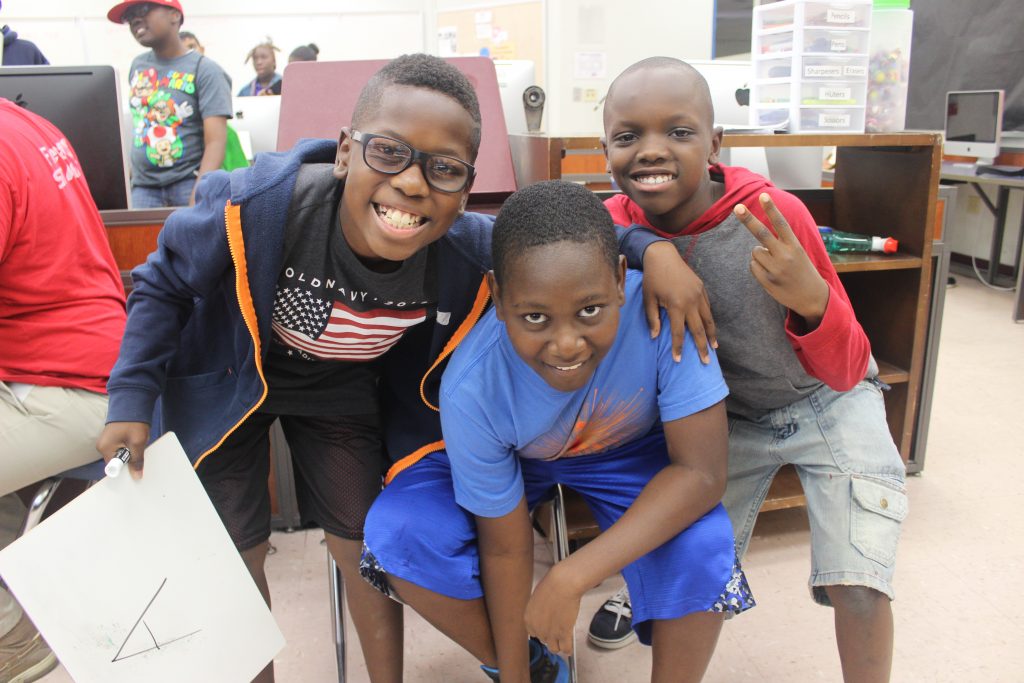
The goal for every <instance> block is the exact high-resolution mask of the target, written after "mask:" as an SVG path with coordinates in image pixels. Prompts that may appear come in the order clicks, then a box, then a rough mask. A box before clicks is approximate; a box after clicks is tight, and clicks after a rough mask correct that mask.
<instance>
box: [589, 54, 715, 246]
mask: <svg viewBox="0 0 1024 683" xmlns="http://www.w3.org/2000/svg"><path fill="white" fill-rule="evenodd" d="M604 130H605V156H606V158H607V160H608V168H609V170H610V171H611V174H612V176H613V177H614V178H615V182H616V183H618V185H619V187H620V188H622V191H623V192H624V193H625V194H626V196H628V197H629V198H630V199H632V200H633V201H634V202H636V203H637V204H638V205H639V206H640V208H641V209H643V211H644V214H645V215H646V216H647V219H648V220H649V221H650V222H651V224H652V225H654V226H655V227H656V228H658V229H660V230H663V231H665V232H670V233H676V232H679V231H680V230H682V229H683V228H685V227H686V226H687V225H689V224H690V223H691V222H693V221H694V220H695V219H697V218H698V217H699V216H700V215H701V214H702V213H704V211H706V210H707V209H708V208H709V207H710V206H711V204H713V203H714V197H713V190H712V181H711V177H710V175H709V174H708V165H709V164H713V163H716V162H717V161H718V152H719V150H720V149H721V146H722V130H721V129H720V128H719V129H716V128H715V127H714V124H713V112H712V109H711V104H710V100H709V96H708V94H707V88H706V86H704V84H703V83H701V81H700V76H699V74H697V73H696V72H693V71H691V70H689V69H687V68H686V67H681V68H675V67H666V66H658V67H647V68H641V69H638V70H636V71H633V72H630V73H626V74H623V75H622V76H620V77H619V78H618V79H617V80H616V82H615V84H614V86H613V88H612V92H611V93H609V95H608V100H607V101H606V103H605V108H604Z"/></svg>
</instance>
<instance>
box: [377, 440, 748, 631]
mask: <svg viewBox="0 0 1024 683" xmlns="http://www.w3.org/2000/svg"><path fill="white" fill-rule="evenodd" d="M521 462H522V471H523V479H524V483H525V486H526V500H527V504H528V505H529V507H531V508H533V507H534V506H535V505H537V504H538V503H540V502H543V501H544V500H545V499H546V498H550V496H551V492H552V488H553V486H554V485H555V484H564V485H566V486H569V487H570V488H572V489H573V490H575V491H577V492H578V493H579V494H581V495H582V496H583V498H584V499H585V500H586V502H587V505H588V506H589V507H590V510H591V512H592V513H593V514H594V518H595V519H596V520H597V523H598V525H599V526H600V527H601V529H602V530H604V529H607V528H608V527H610V526H611V525H612V524H614V523H615V522H616V521H617V520H618V519H619V517H621V516H622V515H623V513H624V512H625V511H626V509H627V508H628V507H629V506H630V505H631V504H632V503H633V501H634V500H635V499H636V497H637V496H638V495H639V494H640V491H641V490H642V489H643V487H644V486H646V485H647V483H648V482H649V481H650V480H651V478H652V477H653V476H654V475H655V474H657V473H658V472H659V471H661V469H662V468H664V467H665V466H666V465H667V464H668V455H667V452H666V447H665V440H664V436H663V434H661V433H660V432H658V433H656V434H652V435H649V436H647V437H644V438H643V439H639V440H637V441H634V442H632V443H630V444H628V445H627V446H624V447H622V448H619V449H616V450H614V451H609V452H607V453H601V454H598V455H589V456H578V457H574V458H560V459H558V460H550V461H539V460H526V459H523V460H522V461H521ZM364 535H365V536H364V537H365V541H364V543H365V546H364V558H363V559H364V563H363V564H364V572H363V573H364V576H365V577H366V578H367V579H368V580H370V581H371V582H372V583H375V584H376V585H378V587H379V588H381V589H382V590H385V592H386V586H385V585H381V584H382V583H383V582H384V581H386V579H385V578H382V577H381V576H380V573H381V572H383V574H384V575H385V576H386V575H393V576H397V577H399V578H401V579H404V580H406V581H409V582H411V583H414V584H416V585H418V586H422V587H424V588H427V589H428V590H431V591H434V592H435V593H440V594H442V595H446V596H448V597H452V598H458V599H463V600H471V599H474V598H479V597H482V596H483V588H482V586H481V585H480V560H479V555H478V553H477V544H476V524H475V520H474V516H473V515H472V514H471V513H469V512H467V511H466V510H464V509H463V508H461V507H459V506H458V504H457V503H456V502H455V492H454V489H453V487H452V475H451V466H450V464H449V462H448V456H447V454H446V453H444V452H437V453H433V454H431V455H428V456H427V457H425V458H424V459H423V460H421V461H419V462H418V463H416V464H415V465H413V466H412V467H410V468H408V469H407V470H405V471H403V472H402V473H401V474H399V475H398V476H397V477H395V479H394V480H393V481H392V482H391V484H389V485H388V486H387V487H385V489H384V491H383V492H382V493H381V494H380V496H378V498H377V500H376V501H375V502H374V504H373V506H372V507H371V508H370V512H369V514H368V515H367V518H366V525H365V527H364ZM622 574H623V576H624V577H625V579H626V583H627V584H628V585H629V594H630V600H631V603H632V607H633V629H634V630H635V631H636V632H637V635H638V636H639V637H640V640H641V642H643V643H645V644H649V643H650V636H651V623H650V622H651V620H654V619H675V618H678V617H682V616H685V615H687V614H690V613H693V612H703V611H718V612H733V613H738V612H741V611H744V610H745V609H747V608H749V607H752V606H753V604H754V602H753V599H752V597H751V595H750V590H749V588H748V587H747V585H746V579H745V578H744V576H743V573H742V570H741V569H740V568H739V564H738V562H737V560H736V548H735V539H734V537H733V530H732V525H731V523H730V522H729V517H728V515H727V514H726V512H725V508H723V507H722V505H720V504H719V505H717V506H715V507H714V508H713V509H712V510H711V511H710V512H708V513H707V514H705V515H704V516H703V517H701V518H700V519H698V520H697V521H696V522H694V523H693V524H692V525H690V526H689V527H688V528H686V529H685V530H683V531H682V532H681V533H680V534H679V535H677V536H676V537H675V538H673V539H671V540H669V541H668V542H667V543H665V544H664V545H662V546H661V547H660V548H657V549H655V550H654V551H652V552H650V553H648V554H647V555H644V556H643V557H641V558H639V559H638V560H636V561H635V562H633V563H632V564H630V565H628V566H626V567H625V568H624V569H623V570H622Z"/></svg>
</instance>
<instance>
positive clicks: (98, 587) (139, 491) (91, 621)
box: [0, 434, 284, 683]
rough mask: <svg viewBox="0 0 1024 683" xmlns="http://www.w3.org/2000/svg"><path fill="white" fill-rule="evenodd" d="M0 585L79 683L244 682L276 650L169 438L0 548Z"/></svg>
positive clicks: (269, 620) (251, 592) (259, 605)
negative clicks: (138, 475) (134, 468)
mask: <svg viewBox="0 0 1024 683" xmlns="http://www.w3.org/2000/svg"><path fill="white" fill-rule="evenodd" d="M0 576H3V578H4V580H5V581H6V582H7V584H8V586H9V587H10V589H11V591H12V592H13V593H14V596H15V597H16V598H17V599H18V602H19V603H21V605H22V607H23V608H24V610H25V612H26V613H27V614H28V615H29V617H30V618H31V619H32V621H33V622H34V623H35V625H36V627H37V628H38V629H39V631H40V633H42V635H43V637H44V638H45V639H46V641H47V642H48V643H49V645H50V647H51V648H52V649H53V651H54V652H55V653H56V655H57V657H58V659H60V661H61V663H62V664H63V665H64V667H65V668H66V669H67V671H68V673H69V674H70V675H71V677H72V678H73V679H74V680H75V681H76V682H77V683H90V682H97V683H122V682H124V683H128V682H132V683H138V681H146V682H147V683H158V682H161V681H169V682H170V681H175V682H178V681H185V680H201V681H218V682H220V683H231V682H233V681H238V682H239V683H243V682H245V681H250V680H252V678H253V677H254V676H255V675H256V674H257V673H259V671H260V670H261V669H263V667H265V666H266V665H267V663H269V662H270V661H271V660H272V659H273V657H274V655H276V654H277V652H278V651H280V649H281V648H282V647H283V646H284V636H282V635H281V631H280V630H279V629H278V627H277V623H276V622H275V621H274V618H273V617H272V616H271V614H270V610H269V609H268V608H267V605H266V603H265V602H264V601H263V598H262V596H261V595H260V593H259V590H258V589H257V588H256V585H255V584H254V583H253V581H252V578H251V577H250V576H249V572H248V571H247V570H246V568H245V565H244V564H243V563H242V559H241V557H240V556H239V554H238V551H237V550H235V547H234V544H233V543H232V542H231V539H230V537H229V536H228V533H227V531H226V530H225V529H224V526H223V524H222V523H221V521H220V518H219V517H218V516H217V513H216V511H215V510H214V509H213V505H212V504H211V503H210V499H209V497H208V496H207V495H206V492H205V491H204V490H203V487H202V485H201V484H200V483H199V479H198V477H196V474H195V472H194V471H193V469H192V467H191V465H190V464H189V462H188V458H187V457H186V456H185V453H184V451H183V450H182V449H181V445H180V444H179V443H178V440H177V438H175V437H174V435H173V434H166V435H164V436H163V437H161V438H160V439H158V440H157V441H155V442H154V443H153V444H152V445H151V446H149V448H147V449H146V468H145V476H144V477H143V478H142V479H141V480H139V481H135V480H133V479H132V478H131V477H130V476H129V474H128V470H127V468H126V469H125V470H124V471H123V472H122V473H121V475H120V476H118V477H117V478H110V477H107V478H106V479H104V480H103V481H100V482H98V483H97V484H95V485H94V486H92V487H91V488H90V489H88V490H87V491H86V492H85V493H83V494H82V495H81V496H79V497H78V498H76V499H75V500H73V501H72V502H70V503H68V504H67V505H66V506H65V507H63V508H61V509H60V510H59V511H57V512H56V513H55V514H54V515H53V516H52V517H50V518H49V519H47V520H46V521H44V522H43V523H42V524H40V525H39V526H38V527H36V528H35V529H33V530H32V531H30V532H29V533H28V534H26V535H25V536H23V537H22V538H20V539H18V540H17V541H15V542H14V543H12V544H11V545H10V546H8V547H7V548H5V549H4V550H3V551H0Z"/></svg>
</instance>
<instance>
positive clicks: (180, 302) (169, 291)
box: [107, 172, 231, 423]
mask: <svg viewBox="0 0 1024 683" xmlns="http://www.w3.org/2000/svg"><path fill="white" fill-rule="evenodd" d="M199 186H200V187H199V190H198V191H197V193H196V197H197V203H196V205H195V206H194V207H190V208H185V209H178V210H176V211H175V212H174V213H172V214H171V215H170V216H169V217H168V219H167V222H166V223H165V224H164V226H163V228H162V229H161V231H160V234H159V236H158V238H157V248H156V251H154V252H153V253H151V254H150V255H149V257H148V258H147V259H146V262H145V263H144V264H142V265H140V266H138V267H136V268H135V269H134V270H133V271H132V281H133V285H134V289H133V291H132V293H131V296H129V297H128V322H127V324H126V327H125V333H124V338H123V339H122V341H121V350H120V353H119V355H118V359H117V362H116V363H115V365H114V368H113V370H111V373H110V380H109V382H108V383H107V390H108V393H109V396H110V401H109V404H108V408H107V421H108V422H114V421H134V422H147V423H148V422H149V420H150V417H151V416H152V412H153V404H154V403H155V402H156V399H157V396H159V394H160V392H161V391H162V390H163V387H164V380H165V368H166V365H167V362H168V361H169V360H170V359H171V357H172V356H173V355H174V354H175V352H176V351H177V350H178V340H179V337H180V334H181V331H182V329H183V328H184V327H185V324H186V323H187V322H188V320H189V317H190V316H191V314H192V309H193V307H194V305H195V301H196V300H197V299H202V298H203V297H205V296H207V295H208V294H209V293H210V292H211V291H212V290H213V289H214V287H215V286H216V285H217V284H218V283H219V282H220V281H221V280H222V279H223V277H224V273H225V271H227V270H228V269H229V268H231V255H230V252H229V251H228V244H227V232H226V227H225V210H224V207H225V203H226V202H227V199H228V197H229V196H230V190H229V185H228V176H227V174H226V173H222V172H217V173H212V174H210V175H207V176H204V178H203V180H202V182H201V183H199Z"/></svg>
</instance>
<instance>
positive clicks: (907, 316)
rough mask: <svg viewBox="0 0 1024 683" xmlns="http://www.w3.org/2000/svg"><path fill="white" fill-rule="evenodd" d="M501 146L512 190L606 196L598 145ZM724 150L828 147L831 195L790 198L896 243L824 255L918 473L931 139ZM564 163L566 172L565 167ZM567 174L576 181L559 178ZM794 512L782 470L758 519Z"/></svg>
mask: <svg viewBox="0 0 1024 683" xmlns="http://www.w3.org/2000/svg"><path fill="white" fill-rule="evenodd" d="M510 144H511V147H512V160H513V165H514V166H515V169H516V181H517V184H518V186H519V187H524V186H526V185H528V184H530V183H533V182H537V181H539V180H548V179H554V178H563V177H564V178H565V179H574V180H579V181H582V182H587V183H588V185H589V186H591V187H593V188H594V189H604V187H606V186H604V185H603V184H601V183H600V181H601V180H602V177H601V171H602V170H603V164H604V160H603V150H602V146H601V141H600V138H598V137H594V136H567V137H551V136H545V135H513V136H510ZM723 147H726V148H729V147H836V148H837V152H836V169H835V174H834V177H835V181H834V187H833V188H831V189H820V190H819V189H813V190H794V191H793V194H795V195H797V196H798V197H800V198H801V199H802V200H803V201H804V203H805V204H806V205H807V207H808V209H809V210H810V211H811V214H812V215H813V216H814V218H815V220H816V221H817V222H818V223H819V224H820V225H830V226H832V227H833V228H835V229H837V230H845V231H849V232H857V233H862V234H869V235H884V236H891V237H894V238H896V239H897V240H898V241H899V251H898V253H896V254H894V255H891V256H883V255H860V254H843V255H835V256H833V257H832V262H833V264H834V265H835V267H836V271H837V272H838V273H839V277H840V279H841V280H842V282H843V286H844V287H845V288H846V291H847V293H848V294H849V296H850V300H851V302H852V303H853V308H854V311H855V312H856V314H857V319H858V320H859V321H860V323H861V325H862V326H863V327H864V331H865V332H866V333H867V335H868V339H870V341H871V348H872V351H873V353H874V356H875V360H876V361H877V362H878V366H879V370H880V375H879V378H880V379H881V380H882V381H883V382H885V383H886V384H888V385H890V386H891V387H892V389H891V390H889V391H887V392H886V394H885V407H886V417H887V420H888V422H889V430H890V432H891V433H892V437H893V440H894V441H895V442H896V446H897V448H898V449H899V452H900V454H901V455H902V456H903V459H904V461H907V462H908V465H910V466H911V468H912V469H916V470H919V469H920V468H919V467H914V464H915V463H913V462H912V461H911V458H912V453H913V451H912V448H911V447H912V443H913V437H914V427H915V425H916V422H917V413H918V409H919V404H920V400H921V395H920V394H921V380H922V371H923V363H924V348H925V337H926V333H927V324H928V310H929V309H928V300H929V296H930V283H931V266H932V258H931V244H932V226H933V225H934V220H935V206H936V199H937V196H938V186H939V173H940V170H941V160H942V147H941V139H940V136H938V135H935V134H931V133H881V134H856V133H849V134H838V135H823V134H792V135H790V134H779V135H760V134H758V135H752V134H742V135H731V134H730V135H726V136H725V138H724V140H723ZM587 154H589V155H591V156H594V157H596V158H594V159H592V160H591V163H590V165H589V167H588V166H587V165H586V164H581V163H580V161H579V160H578V159H576V158H575V157H578V156H580V155H587ZM566 159H569V160H570V162H572V163H570V164H566ZM567 168H568V169H571V170H574V171H576V172H575V173H569V172H563V169H567ZM580 170H582V171H583V172H579V171H580ZM595 183H597V184H595ZM803 504H804V498H803V494H802V492H801V489H800V483H799V480H798V479H797V476H796V472H795V471H794V470H793V469H792V468H790V467H786V468H783V470H782V471H781V472H780V473H779V475H778V476H777V477H776V479H775V482H774V483H773V485H772V488H771V490H770V491H769V494H768V499H767V500H766V501H765V504H764V506H763V507H762V511H767V510H777V509H781V508H787V507H795V506H799V505H803ZM567 506H568V503H567ZM569 509H572V508H571V507H570V508H569Z"/></svg>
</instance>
